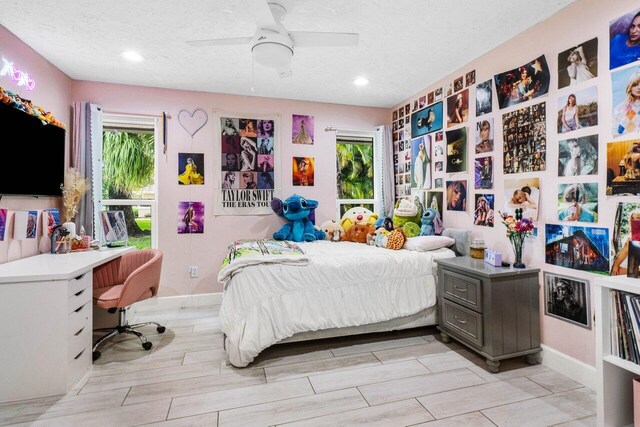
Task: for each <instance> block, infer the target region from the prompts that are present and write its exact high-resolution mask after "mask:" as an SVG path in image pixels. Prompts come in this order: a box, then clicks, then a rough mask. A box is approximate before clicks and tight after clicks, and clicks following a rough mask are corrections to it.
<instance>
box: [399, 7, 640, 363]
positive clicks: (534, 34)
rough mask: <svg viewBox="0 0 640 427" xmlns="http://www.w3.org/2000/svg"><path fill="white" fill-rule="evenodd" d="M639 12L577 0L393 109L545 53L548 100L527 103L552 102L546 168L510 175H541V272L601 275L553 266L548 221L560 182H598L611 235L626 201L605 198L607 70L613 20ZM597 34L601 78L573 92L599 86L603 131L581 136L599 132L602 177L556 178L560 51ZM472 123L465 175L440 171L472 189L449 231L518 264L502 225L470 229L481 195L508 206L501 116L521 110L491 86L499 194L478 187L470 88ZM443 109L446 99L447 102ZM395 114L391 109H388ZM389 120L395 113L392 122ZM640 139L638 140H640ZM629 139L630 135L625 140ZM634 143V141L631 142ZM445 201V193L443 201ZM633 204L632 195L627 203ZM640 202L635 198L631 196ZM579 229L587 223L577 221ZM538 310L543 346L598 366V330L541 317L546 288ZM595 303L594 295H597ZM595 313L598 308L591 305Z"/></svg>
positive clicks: (536, 252)
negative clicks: (471, 74)
mask: <svg viewBox="0 0 640 427" xmlns="http://www.w3.org/2000/svg"><path fill="white" fill-rule="evenodd" d="M637 7H638V4H637V2H634V1H631V0H619V1H615V2H603V1H599V0H578V1H576V2H575V3H574V4H573V5H571V6H569V7H567V8H565V9H563V10H562V11H561V12H559V13H558V14H556V15H554V16H552V17H551V18H550V19H548V20H546V21H544V22H541V23H539V24H538V25H536V26H535V27H533V28H531V29H530V30H528V31H526V32H524V33H522V34H520V35H518V36H517V37H515V38H513V39H511V40H509V41H508V42H506V43H504V44H503V45H501V46H499V47H498V48H496V49H494V50H493V51H491V52H489V53H487V54H485V55H483V56H482V57H480V58H478V59H477V60H474V61H472V62H470V63H469V64H467V65H466V66H465V67H463V68H461V69H459V70H457V71H456V72H454V73H452V74H450V75H448V76H447V77H446V78H445V79H443V80H440V81H438V82H437V83H436V84H434V85H431V86H429V87H427V88H425V89H424V90H422V91H420V92H419V93H417V94H415V95H414V96H413V97H411V98H409V99H407V100H405V101H403V102H402V103H400V104H398V105H397V106H395V107H394V109H398V108H399V107H400V106H401V105H402V106H403V105H405V104H406V103H408V102H410V103H411V105H412V106H413V100H414V99H417V98H418V97H420V96H423V95H425V94H427V93H428V92H430V91H432V90H434V89H435V88H436V87H442V86H444V85H445V84H448V83H452V82H453V80H454V79H455V78H457V77H459V76H461V75H464V73H466V72H468V71H471V70H474V69H475V70H476V83H480V82H483V81H486V80H488V79H492V78H493V76H494V74H496V73H499V72H503V71H506V70H509V69H513V68H515V67H518V66H520V65H522V64H524V63H526V62H528V61H530V60H532V59H534V58H537V57H538V56H539V55H541V54H545V56H546V59H547V62H548V65H549V70H550V71H551V75H552V77H551V85H550V89H549V94H548V95H547V96H544V97H541V98H536V100H534V101H533V102H529V103H526V104H524V105H531V104H536V103H538V102H542V101H546V102H547V170H546V171H544V172H535V173H527V174H515V175H509V177H510V178H518V177H529V176H532V177H540V188H541V198H540V210H539V217H538V225H539V237H537V238H535V239H527V243H526V247H525V253H524V261H525V263H526V264H527V265H528V266H531V267H538V268H540V269H541V270H542V271H548V272H554V273H558V274H562V275H566V276H572V277H577V278H580V279H586V280H588V281H590V283H591V284H593V283H594V282H595V280H596V279H597V278H598V276H597V275H594V274H590V273H584V272H580V271H577V270H572V269H566V268H561V267H556V266H553V265H550V264H546V263H545V262H544V224H545V223H555V224H557V223H558V221H557V219H556V218H557V208H556V205H557V189H558V184H559V183H568V182H572V181H573V182H576V180H579V181H581V182H597V183H598V185H599V188H598V191H599V195H598V199H599V207H598V212H599V218H598V223H596V224H593V226H595V227H608V228H609V229H610V231H611V229H612V227H613V220H614V218H613V217H614V214H615V209H616V206H617V203H618V202H619V201H623V200H625V198H621V197H611V196H609V197H607V196H606V195H605V182H606V177H605V171H606V152H607V151H606V143H607V142H608V141H611V140H612V139H613V138H612V137H611V131H610V129H611V102H612V101H611V80H610V73H609V34H608V30H609V21H611V20H613V19H616V18H618V17H619V16H621V15H623V14H626V13H628V12H630V11H632V10H634V9H636V8H637ZM594 37H598V50H599V51H598V77H597V78H595V79H592V80H589V81H588V82H584V83H581V84H580V85H579V86H578V87H577V89H576V90H579V89H583V88H588V87H591V86H593V85H597V87H598V100H599V106H598V110H599V126H597V127H591V128H588V129H583V130H578V131H576V132H575V135H576V136H584V135H592V134H595V133H598V134H599V167H598V170H599V171H600V174H599V175H598V176H582V177H579V178H575V177H574V178H559V177H558V176H557V175H558V169H557V168H558V166H557V159H558V141H559V140H561V139H566V137H565V136H560V137H559V136H558V135H557V132H556V111H557V110H558V108H557V102H558V101H557V100H558V98H559V97H562V98H564V99H566V97H567V95H568V93H570V92H572V91H573V89H568V88H563V89H561V90H558V89H557V87H558V80H557V77H558V74H557V69H558V53H559V52H562V51H564V50H566V49H569V48H571V47H573V46H576V45H578V44H580V43H583V42H585V41H587V40H590V39H592V38H594ZM469 100H470V102H469V104H470V110H469V122H468V123H467V126H468V132H469V135H468V141H471V142H469V145H468V147H469V150H468V159H467V165H468V168H467V169H468V172H467V173H460V174H444V173H438V174H435V177H439V176H441V177H445V180H446V179H467V180H468V183H469V184H470V185H469V191H468V195H467V211H466V212H453V211H447V212H446V215H445V226H446V227H456V228H467V229H469V228H470V229H471V230H472V232H473V236H474V237H482V238H484V239H485V241H486V242H487V246H488V247H490V248H494V249H498V250H500V251H501V252H502V253H503V254H506V255H507V259H508V260H511V261H512V260H513V251H512V249H511V246H510V245H509V242H508V239H507V238H506V237H505V234H504V231H505V228H504V226H502V224H499V221H497V223H496V226H495V228H487V227H480V226H473V225H472V224H473V208H472V207H471V205H473V202H472V201H474V200H475V196H474V194H475V193H476V192H482V193H485V192H486V193H495V195H496V205H495V208H496V214H497V210H498V209H502V207H503V206H504V202H503V200H504V199H503V197H504V194H503V193H504V177H505V176H504V175H503V174H502V163H503V161H502V149H501V144H502V122H501V116H502V114H503V113H505V112H508V111H512V110H514V109H517V107H512V108H507V109H504V110H499V108H498V105H497V100H496V96H495V85H494V101H493V112H492V113H491V114H488V115H486V116H481V117H482V118H485V117H493V118H494V140H495V150H494V152H493V153H492V155H493V156H494V162H495V163H494V190H473V160H474V157H475V155H474V153H473V148H472V147H473V142H472V141H474V139H475V123H476V122H477V121H478V119H477V118H476V117H475V88H474V87H473V88H472V89H471V90H470V94H469ZM445 109H446V102H445ZM391 111H393V110H391ZM390 118H391V112H390V113H389V117H388V119H390ZM635 137H636V138H637V136H635ZM622 139H625V138H622ZM626 139H630V138H626ZM445 197H446V196H445ZM626 200H627V201H629V198H627V199H626ZM634 200H636V201H637V198H634ZM576 225H582V224H576ZM540 283H541V284H542V273H541V274H540ZM540 300H541V305H540V310H541V323H542V325H541V326H542V342H543V343H544V344H545V345H547V346H549V347H552V348H554V349H557V350H559V351H561V352H562V353H565V354H567V355H569V356H572V357H574V358H576V359H578V360H581V361H583V362H585V363H588V364H590V365H594V364H595V330H594V329H593V328H592V329H591V330H588V329H585V328H581V327H577V326H574V325H571V324H569V323H567V322H564V321H561V320H558V319H555V318H552V317H549V316H545V315H544V305H543V300H544V296H543V293H542V286H541V292H540ZM592 300H593V293H592ZM592 310H593V304H592Z"/></svg>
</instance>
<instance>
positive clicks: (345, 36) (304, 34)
mask: <svg viewBox="0 0 640 427" xmlns="http://www.w3.org/2000/svg"><path fill="white" fill-rule="evenodd" d="M289 35H290V36H291V39H293V47H322V46H327V47H338V46H357V45H358V41H359V39H360V35H359V34H358V33H319V32H315V31H291V32H290V33H289Z"/></svg>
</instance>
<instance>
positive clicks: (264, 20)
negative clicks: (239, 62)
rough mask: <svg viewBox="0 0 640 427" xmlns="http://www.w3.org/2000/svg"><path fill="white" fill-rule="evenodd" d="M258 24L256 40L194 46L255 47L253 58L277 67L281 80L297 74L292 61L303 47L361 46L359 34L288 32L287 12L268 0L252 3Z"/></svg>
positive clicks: (214, 41)
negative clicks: (292, 68)
mask: <svg viewBox="0 0 640 427" xmlns="http://www.w3.org/2000/svg"><path fill="white" fill-rule="evenodd" d="M249 3H251V8H252V10H253V12H254V17H255V20H256V24H257V27H258V28H257V29H256V32H255V34H254V35H253V37H235V38H225V39H208V40H191V41H188V42H187V43H188V44H189V45H190V46H192V47H202V46H230V45H244V44H248V45H251V52H252V54H253V58H254V59H255V61H256V62H257V63H258V64H261V65H264V66H265V67H270V68H275V70H276V71H277V72H278V75H279V76H280V77H281V78H285V77H289V76H291V75H292V74H293V71H292V70H291V59H292V58H293V54H294V50H295V49H297V48H299V47H325V46H328V47H338V46H357V45H358V39H359V35H358V34H357V33H324V32H314V31H288V30H287V29H286V28H285V27H284V25H282V21H283V20H284V18H285V16H286V15H287V9H286V8H285V7H284V6H282V5H280V4H278V3H272V2H269V3H267V1H265V0H250V2H249Z"/></svg>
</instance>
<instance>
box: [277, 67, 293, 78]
mask: <svg viewBox="0 0 640 427" xmlns="http://www.w3.org/2000/svg"><path fill="white" fill-rule="evenodd" d="M276 71H277V72H278V76H279V77H280V78H281V79H286V78H287V77H291V76H293V70H292V69H291V64H289V65H287V66H286V67H283V68H277V69H276Z"/></svg>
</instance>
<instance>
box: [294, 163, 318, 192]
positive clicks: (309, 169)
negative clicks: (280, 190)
mask: <svg viewBox="0 0 640 427" xmlns="http://www.w3.org/2000/svg"><path fill="white" fill-rule="evenodd" d="M314 167H315V160H314V158H313V157H293V159H292V169H291V175H292V181H293V185H295V186H303V187H312V186H313V185H314V184H313V182H314V176H315V171H314Z"/></svg>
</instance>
